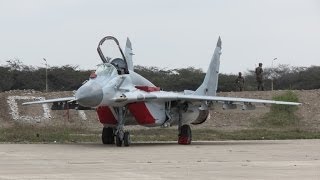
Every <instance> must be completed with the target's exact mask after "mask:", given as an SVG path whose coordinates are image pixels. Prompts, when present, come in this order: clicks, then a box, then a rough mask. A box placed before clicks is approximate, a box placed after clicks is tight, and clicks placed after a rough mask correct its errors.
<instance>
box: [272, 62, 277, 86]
mask: <svg viewBox="0 0 320 180" xmlns="http://www.w3.org/2000/svg"><path fill="white" fill-rule="evenodd" d="M277 59H278V58H273V59H272V62H271V91H273V76H274V69H273V61H274V60H277Z"/></svg>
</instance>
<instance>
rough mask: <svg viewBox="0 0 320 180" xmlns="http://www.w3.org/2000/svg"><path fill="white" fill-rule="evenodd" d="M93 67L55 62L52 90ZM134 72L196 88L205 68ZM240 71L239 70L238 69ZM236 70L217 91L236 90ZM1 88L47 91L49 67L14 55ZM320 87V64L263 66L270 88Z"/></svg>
mask: <svg viewBox="0 0 320 180" xmlns="http://www.w3.org/2000/svg"><path fill="white" fill-rule="evenodd" d="M92 72H93V70H79V68H78V66H72V65H64V66H53V67H48V69H47V81H48V87H49V91H72V90H76V89H77V88H79V87H80V86H81V85H82V83H83V82H84V81H85V80H88V79H89V76H90V74H91V73H92ZM135 72H137V73H139V74H140V75H142V76H144V77H145V78H147V79H149V80H150V81H151V82H152V83H154V84H155V85H156V86H158V87H161V88H162V89H163V90H168V91H183V90H185V89H188V90H196V89H197V87H199V86H200V84H201V83H202V81H203V79H204V76H205V72H203V71H202V70H201V69H197V68H194V67H188V68H180V69H161V68H158V67H145V66H139V65H138V66H135ZM242 73H243V74H244V78H245V87H244V90H246V91H253V90H256V89H257V83H256V79H255V73H254V70H247V71H245V72H242ZM236 74H237V73H236ZM236 74H223V73H222V74H220V75H219V83H218V91H235V90H236V85H235V79H236V78H237V75H236ZM0 77H1V78H0V92H3V91H9V90H16V89H20V90H23V89H34V90H37V91H44V90H45V87H46V68H43V67H33V66H27V65H24V64H23V63H22V62H21V61H20V60H18V59H13V60H9V61H7V63H6V64H5V65H1V66H0ZM271 79H273V84H274V89H281V90H284V89H298V90H301V89H305V90H307V89H319V88H320V66H311V67H292V66H289V65H279V66H278V67H275V68H264V86H265V89H266V90H270V89H271Z"/></svg>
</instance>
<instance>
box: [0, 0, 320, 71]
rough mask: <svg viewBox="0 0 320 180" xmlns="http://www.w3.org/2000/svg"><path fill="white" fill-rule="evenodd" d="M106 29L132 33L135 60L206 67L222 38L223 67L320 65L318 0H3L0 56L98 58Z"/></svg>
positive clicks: (55, 60) (60, 60)
mask: <svg viewBox="0 0 320 180" xmlns="http://www.w3.org/2000/svg"><path fill="white" fill-rule="evenodd" d="M106 35H114V36H116V37H117V38H118V39H119V41H120V43H121V44H122V46H123V47H124V45H125V40H126V38H127V36H129V38H130V40H131V41H132V45H133V50H134V53H135V56H134V59H133V60H134V64H135V65H143V66H157V67H160V68H168V69H173V68H183V67H189V66H192V67H195V68H202V69H203V70H204V71H206V70H207V67H208V65H209V61H210V58H211V56H212V53H213V50H214V48H215V45H216V42H217V39H218V37H219V36H221V39H222V48H223V53H222V56H221V65H220V71H221V72H223V73H237V72H239V71H246V70H248V69H253V68H254V67H255V65H257V64H258V63H259V62H262V63H263V64H264V66H269V67H270V66H271V63H272V59H273V58H275V57H277V58H278V60H276V61H274V65H275V66H276V65H278V64H279V63H281V64H290V65H292V66H311V65H320V1H317V0H265V1H262V0H259V1H258V0H241V1H240V0H219V1H218V0H202V1H200V0H194V1H190V0H154V1H151V0H51V1H49V0H0V64H5V63H6V61H7V60H9V59H12V58H19V59H20V60H21V61H22V62H23V63H24V64H26V65H34V66H42V67H43V66H44V65H43V60H42V58H44V57H45V58H46V59H47V61H48V64H49V65H50V66H56V65H58V66H60V65H66V64H71V65H79V67H80V69H94V68H95V66H96V65H97V64H99V63H100V62H101V60H100V58H99V56H98V53H97V51H96V47H97V45H98V42H99V41H100V39H101V38H102V37H104V36H106Z"/></svg>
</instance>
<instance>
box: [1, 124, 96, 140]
mask: <svg viewBox="0 0 320 180" xmlns="http://www.w3.org/2000/svg"><path fill="white" fill-rule="evenodd" d="M98 137H99V134H98V133H97V132H93V131H88V130H86V129H84V128H78V127H76V128H74V127H72V128H70V127H57V126H56V127H52V126H51V127H50V126H49V127H38V126H33V125H22V124H15V125H14V126H13V127H9V128H1V129H0V142H15V143H17V142H19V143H31V142H32V143H35V142H40V143H54V142H56V143H69V142H91V141H93V142H96V141H97V139H98Z"/></svg>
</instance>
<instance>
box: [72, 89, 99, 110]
mask: <svg viewBox="0 0 320 180" xmlns="http://www.w3.org/2000/svg"><path fill="white" fill-rule="evenodd" d="M102 98H103V92H102V88H101V86H100V85H99V84H97V83H90V84H85V85H84V86H81V87H80V88H79V89H78V90H77V92H76V99H77V101H78V103H79V104H80V105H81V106H84V107H96V106H98V105H99V104H100V103H101V101H102Z"/></svg>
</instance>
